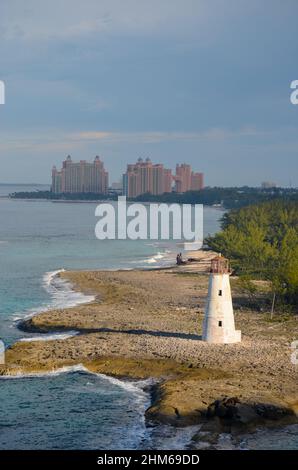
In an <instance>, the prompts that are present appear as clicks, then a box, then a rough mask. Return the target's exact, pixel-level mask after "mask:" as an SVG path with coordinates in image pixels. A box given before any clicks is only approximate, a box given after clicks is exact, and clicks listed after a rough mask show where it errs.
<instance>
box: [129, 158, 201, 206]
mask: <svg viewBox="0 0 298 470" xmlns="http://www.w3.org/2000/svg"><path fill="white" fill-rule="evenodd" d="M173 183H174V186H173ZM203 187H204V175H203V173H194V172H193V171H192V169H191V166H190V165H187V164H186V163H183V164H182V165H176V175H172V170H171V169H167V168H164V166H163V165H162V164H161V163H157V164H153V163H152V162H151V160H150V158H146V160H143V159H142V158H139V159H138V161H137V162H136V163H134V164H129V165H127V170H126V173H124V175H123V193H124V194H125V195H126V196H127V197H131V198H134V197H137V196H140V195H141V194H146V193H150V194H153V195H161V194H164V193H171V192H172V191H175V192H178V193H184V192H186V191H192V190H193V191H198V190H201V189H203Z"/></svg>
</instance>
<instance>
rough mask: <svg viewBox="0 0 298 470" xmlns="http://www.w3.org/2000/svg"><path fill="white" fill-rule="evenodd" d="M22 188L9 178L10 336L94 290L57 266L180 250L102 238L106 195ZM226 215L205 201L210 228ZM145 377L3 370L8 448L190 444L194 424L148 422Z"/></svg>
mask: <svg viewBox="0 0 298 470" xmlns="http://www.w3.org/2000/svg"><path fill="white" fill-rule="evenodd" d="M35 189H38V187H37V186H36V187H35ZM18 190H31V188H29V187H25V188H21V187H8V186H1V185H0V196H2V197H0V338H2V339H3V340H4V342H5V344H6V345H9V344H11V343H12V342H14V341H15V340H17V339H21V338H22V339H26V337H27V338H28V337H32V336H38V335H32V334H26V333H24V332H21V331H20V330H18V329H17V327H16V321H17V320H18V319H21V318H24V317H25V316H26V315H28V314H32V313H36V312H38V311H40V310H42V309H46V308H50V307H53V306H56V307H63V306H67V305H75V304H77V303H79V302H82V301H86V300H88V299H87V298H85V297H84V296H83V295H81V294H78V293H74V292H72V290H71V288H70V286H67V285H65V284H64V283H61V282H59V281H57V280H55V277H54V276H53V272H55V271H57V270H60V269H114V268H125V269H127V268H128V269H130V268H135V267H154V266H158V265H159V264H169V263H172V262H173V260H174V258H175V255H176V251H177V246H176V244H175V243H174V242H166V243H165V242H160V243H159V242H150V241H135V242H133V241H114V240H113V241H110V240H106V241H99V240H97V239H96V238H95V235H94V228H95V224H96V221H97V219H96V218H95V216H94V211H95V207H96V204H92V203H88V204H86V203H54V202H50V201H29V200H27V201H21V200H10V199H7V198H3V196H5V195H6V194H8V193H10V192H13V191H18ZM221 216H222V212H221V211H218V210H216V209H207V210H206V211H205V233H208V232H215V231H216V230H217V229H218V219H219V218H220V217H221ZM143 385H144V384H142V383H136V384H131V383H127V382H120V381H117V380H114V379H110V378H106V377H103V376H100V375H94V374H90V373H87V371H83V370H73V369H70V370H66V371H61V373H58V374H56V375H46V376H43V377H36V376H35V377H34V376H33V377H21V378H2V379H0V449H31V448H34V449H40V448H47V449H58V448H62V449H63V448H65V449H66V448H67V449H71V448H84V449H87V448H97V449H115V448H119V449H124V448H155V447H158V448H166V447H169V448H179V447H184V446H185V445H186V444H187V442H188V440H189V439H190V437H191V433H192V430H191V429H188V430H185V431H179V430H175V429H171V428H168V427H158V428H146V426H145V423H144V411H145V409H146V407H147V406H148V405H149V395H148V393H146V392H144V391H143Z"/></svg>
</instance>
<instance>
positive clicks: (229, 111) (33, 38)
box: [0, 0, 298, 187]
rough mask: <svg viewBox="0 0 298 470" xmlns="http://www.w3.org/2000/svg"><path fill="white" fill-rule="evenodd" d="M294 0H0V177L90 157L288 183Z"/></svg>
mask: <svg viewBox="0 0 298 470" xmlns="http://www.w3.org/2000/svg"><path fill="white" fill-rule="evenodd" d="M297 12H298V2H297V0H270V1H268V0H85V1H84V2H82V1H78V0H51V1H49V0H43V1H40V0H26V1H23V0H0V80H2V81H4V83H5V95H6V102H5V104H4V105H0V182H2V183H21V182H22V183H31V182H35V183H49V182H50V176H51V168H52V166H53V165H54V164H55V165H57V166H58V167H60V166H61V162H62V160H64V159H65V157H66V156H67V155H68V154H71V156H72V158H73V159H74V160H80V159H86V160H93V158H94V157H95V155H100V156H101V157H102V159H103V160H104V162H105V166H106V168H107V170H108V171H109V173H110V182H112V181H117V180H119V179H120V177H121V174H122V173H123V172H124V171H125V167H126V164H127V163H129V162H130V163H133V162H135V161H136V160H137V158H138V157H143V158H146V157H150V158H151V159H152V161H153V162H156V163H157V162H161V163H164V164H165V165H166V166H167V167H171V168H174V167H175V165H176V163H181V162H187V163H190V164H191V165H192V166H193V168H194V169H195V170H196V171H203V172H204V173H205V183H206V185H210V186H216V185H217V186H240V185H250V186H259V185H260V184H261V182H262V181H274V182H276V183H277V184H278V185H280V186H289V185H292V186H294V187H297V186H298V105H296V106H295V105H293V104H292V103H291V101H290V95H291V89H290V84H291V82H292V81H293V80H297V79H298V66H297V57H298V34H297V30H298V28H297Z"/></svg>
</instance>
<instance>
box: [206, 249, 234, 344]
mask: <svg viewBox="0 0 298 470" xmlns="http://www.w3.org/2000/svg"><path fill="white" fill-rule="evenodd" d="M230 274H231V271H230V266H229V260H228V259H226V258H224V257H223V256H221V255H219V256H216V257H215V258H213V259H212V260H211V269H210V277H209V288H208V299H207V305H206V310H205V317H204V322H203V334H202V339H203V341H207V343H219V344H229V343H238V342H240V341H241V331H239V330H235V321H234V312H233V303H232V295H231V288H230Z"/></svg>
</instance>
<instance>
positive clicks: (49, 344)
mask: <svg viewBox="0 0 298 470" xmlns="http://www.w3.org/2000/svg"><path fill="white" fill-rule="evenodd" d="M189 256H190V257H194V256H195V257H196V259H198V261H197V262H194V263H191V264H190V265H185V266H180V267H173V268H169V269H155V270H144V271H136V270H132V271H76V272H64V273H61V274H60V276H61V277H62V278H63V279H65V280H67V281H69V282H71V283H72V285H73V288H74V289H77V290H79V291H82V292H84V293H86V294H93V295H95V300H94V301H93V302H91V303H89V304H84V305H81V306H77V307H74V308H68V309H61V310H51V311H47V312H43V313H40V314H38V315H35V316H33V317H32V318H30V319H28V320H25V321H24V322H22V324H20V328H22V329H25V330H26V331H32V332H39V333H49V332H58V331H59V332H61V331H63V332H66V331H69V330H71V331H73V330H75V331H77V332H79V334H78V335H76V336H73V337H70V338H67V339H56V340H51V341H26V342H21V341H19V342H17V343H15V344H14V345H13V346H12V347H10V348H9V349H8V350H7V352H6V365H5V367H4V366H3V367H2V369H1V371H0V373H1V374H10V375H15V374H20V373H22V374H24V373H29V372H41V371H42V372H44V371H50V370H53V369H57V368H60V367H63V366H68V365H74V364H83V365H84V366H85V367H87V368H88V369H89V370H91V371H94V372H98V373H104V374H108V375H113V376H117V377H123V378H133V379H138V378H140V379H144V378H151V377H152V378H154V379H156V383H155V385H154V386H153V387H152V390H151V393H152V406H151V407H150V408H149V409H148V410H147V412H146V417H147V419H148V420H153V421H154V422H157V423H169V424H172V425H175V426H187V425H193V424H199V423H202V426H203V427H202V429H203V430H205V431H207V432H208V433H209V437H210V433H211V434H212V435H213V434H214V433H217V432H219V431H222V430H228V431H232V432H234V431H235V432H236V433H239V432H242V431H247V430H250V429H254V428H255V427H256V426H259V425H262V424H265V425H266V426H271V425H281V424H288V423H296V422H297V421H298V419H297V413H298V392H297V383H298V382H297V379H298V375H297V366H295V365H293V364H292V363H291V360H290V358H291V353H292V350H291V347H290V346H291V342H292V341H294V340H296V339H297V338H298V322H297V317H295V316H289V317H287V318H282V319H280V318H279V315H278V312H277V313H276V316H275V318H274V321H270V320H269V316H268V314H266V313H264V312H259V311H256V310H252V309H251V308H250V307H249V306H248V299H247V297H246V295H245V294H244V292H243V291H242V290H241V287H240V285H239V282H238V280H237V279H235V278H231V286H232V292H233V301H234V309H235V320H236V326H237V328H239V329H241V330H242V336H243V340H242V342H241V343H238V344H232V345H210V344H207V343H205V342H203V341H201V338H200V335H201V326H202V320H203V313H204V306H205V301H206V294H207V285H208V274H207V271H208V267H209V261H210V258H211V257H212V256H213V254H212V253H208V252H205V253H204V252H195V253H192V254H189ZM259 295H260V299H261V297H262V289H260V294H259ZM260 301H261V300H260Z"/></svg>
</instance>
